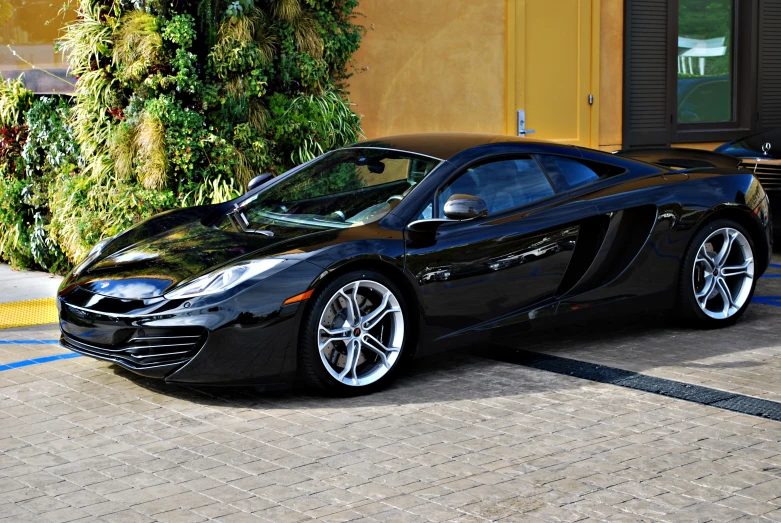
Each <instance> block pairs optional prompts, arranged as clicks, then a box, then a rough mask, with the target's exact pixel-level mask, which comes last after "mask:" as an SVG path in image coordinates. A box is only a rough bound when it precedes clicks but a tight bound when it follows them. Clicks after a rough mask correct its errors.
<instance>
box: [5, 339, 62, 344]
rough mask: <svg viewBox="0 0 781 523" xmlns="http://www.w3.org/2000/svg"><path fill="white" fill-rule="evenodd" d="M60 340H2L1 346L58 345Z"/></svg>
mask: <svg viewBox="0 0 781 523" xmlns="http://www.w3.org/2000/svg"><path fill="white" fill-rule="evenodd" d="M58 343H59V341H58V340H0V345H57V344H58Z"/></svg>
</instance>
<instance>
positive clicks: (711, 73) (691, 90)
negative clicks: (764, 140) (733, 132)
mask: <svg viewBox="0 0 781 523" xmlns="http://www.w3.org/2000/svg"><path fill="white" fill-rule="evenodd" d="M734 7H735V6H734V0H680V1H679V4H678V123H682V124H686V123H710V122H728V121H731V120H734V107H733V98H734V97H733V90H734V79H733V66H732V64H733V48H734V45H733V30H732V28H733V26H734V16H735V14H734V13H735V9H734Z"/></svg>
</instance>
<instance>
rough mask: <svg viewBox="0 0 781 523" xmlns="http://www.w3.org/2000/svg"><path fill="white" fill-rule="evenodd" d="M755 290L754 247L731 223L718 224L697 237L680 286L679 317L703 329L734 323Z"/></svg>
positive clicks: (688, 251) (709, 226)
mask: <svg viewBox="0 0 781 523" xmlns="http://www.w3.org/2000/svg"><path fill="white" fill-rule="evenodd" d="M755 287H756V279H755V278H754V246H753V243H752V241H751V237H750V235H749V234H748V232H747V231H746V230H745V229H744V228H743V227H742V226H741V225H740V224H738V223H736V222H733V221H732V220H716V221H714V222H712V223H709V224H707V225H706V226H705V227H703V228H702V229H701V230H700V231H699V232H697V234H695V236H694V238H693V240H692V243H691V245H690V246H689V248H688V250H687V252H686V255H685V257H684V260H683V264H682V267H681V275H680V278H679V282H678V313H679V316H681V317H683V318H686V319H690V320H693V321H694V322H695V323H698V324H700V325H701V326H704V327H719V326H722V325H730V324H732V323H734V322H735V321H736V320H737V319H738V318H739V317H740V316H741V315H743V313H744V312H745V311H746V308H747V307H748V304H749V302H750V301H751V297H752V296H753V294H754V288H755Z"/></svg>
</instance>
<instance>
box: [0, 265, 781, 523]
mask: <svg viewBox="0 0 781 523" xmlns="http://www.w3.org/2000/svg"><path fill="white" fill-rule="evenodd" d="M778 283H779V284H781V281H780V282H778ZM777 288H778V289H781V287H777V286H776V280H774V279H763V280H762V281H761V282H760V287H759V291H758V293H757V294H758V295H773V294H774V293H776V292H775V291H774V289H777ZM777 294H781V292H777ZM779 314H781V309H779V308H776V307H773V306H769V305H756V304H755V305H753V306H752V308H751V309H750V311H749V315H747V317H746V319H745V321H743V322H741V323H740V324H738V325H737V326H735V327H734V328H731V329H728V330H719V331H710V332H707V333H703V332H701V331H689V330H686V329H681V328H679V327H671V326H670V325H668V324H665V323H660V322H658V321H656V320H654V321H651V322H646V324H644V325H643V324H640V325H632V326H628V327H625V328H624V329H622V330H621V331H620V332H618V333H614V332H610V331H609V330H610V328H612V327H610V328H605V327H604V326H603V327H602V329H601V332H600V331H598V330H596V329H595V330H592V331H591V332H589V333H587V335H584V336H579V337H575V336H574V335H573V332H576V331H564V332H556V333H548V334H546V335H536V336H535V337H534V338H532V339H531V340H530V341H527V342H526V348H539V349H540V350H545V351H550V352H555V353H556V354H557V355H561V356H566V357H571V358H578V359H584V360H586V359H587V360H592V361H599V362H601V363H607V364H610V365H614V366H620V367H622V368H627V369H631V370H638V371H641V372H644V373H649V374H655V375H660V376H664V377H670V378H673V379H678V380H688V381H690V382H692V383H695V382H696V383H700V384H705V385H708V386H711V387H715V388H721V389H725V390H733V391H736V392H742V393H747V394H751V395H755V396H761V397H765V398H767V399H778V395H779V393H781V391H780V390H779V388H778V387H779V385H778V375H779V374H778V370H779V366H780V365H781V338H780V337H779V334H781V324H780V323H779V322H778V319H779ZM55 336H56V327H53V326H47V327H39V328H34V329H16V330H7V331H0V340H2V339H44V338H48V339H51V338H53V337H55ZM59 352H62V349H60V348H59V347H57V346H56V345H49V346H45V345H0V364H2V363H9V362H13V361H18V360H22V359H28V358H34V357H40V356H45V355H50V354H56V353H59ZM479 354H480V350H479V348H477V349H476V350H475V351H473V352H472V353H457V354H453V355H449V356H448V357H446V358H441V357H440V358H429V359H427V360H424V361H422V362H420V363H419V364H418V365H416V366H415V368H414V369H413V370H412V372H411V373H410V374H408V375H406V376H404V377H402V378H401V379H399V380H398V381H397V382H396V383H395V384H394V385H393V386H392V387H391V388H390V389H389V390H386V391H384V392H381V393H378V394H374V395H371V396H368V397H359V398H347V399H345V398H341V399H334V398H323V397H318V396H315V395H309V394H305V393H302V392H300V391H290V392H279V393H256V392H249V391H246V390H236V389H234V390H230V389H229V390H225V389H203V390H196V389H190V388H183V387H171V386H165V385H164V384H161V383H159V382H155V381H151V380H145V379H142V378H138V377H135V376H134V375H132V374H130V373H127V372H124V371H122V370H120V369H118V368H116V367H114V366H111V365H109V364H106V363H103V362H99V361H95V360H92V359H89V358H75V359H70V360H61V361H54V362H50V363H46V364H41V365H34V366H29V367H23V368H19V369H13V370H6V371H2V372H0V520H3V521H6V520H8V521H56V522H61V521H106V522H125V521H162V522H178V521H207V520H218V521H225V522H240V521H274V522H287V521H291V522H297V521H306V520H310V519H312V518H318V519H321V520H323V521H415V522H417V521H464V522H466V521H486V520H500V521H508V522H509V521H587V520H607V521H670V522H687V521H701V522H705V521H781V423H779V422H775V421H768V420H763V419H761V418H757V417H752V416H747V415H742V414H736V413H732V412H728V411H724V410H720V409H717V408H713V407H707V406H702V405H698V404H694V403H688V402H684V401H679V400H675V399H670V398H665V397H662V396H658V395H654V394H648V393H643V392H638V391H633V390H629V389H625V388H621V387H615V386H611V385H605V384H599V383H593V382H589V381H584V380H580V379H577V378H573V377H568V376H561V375H558V374H552V373H548V372H544V371H540V370H534V369H529V368H525V367H520V366H516V365H512V364H507V363H501V362H496V361H492V360H487V359H483V358H481V357H480V355H479Z"/></svg>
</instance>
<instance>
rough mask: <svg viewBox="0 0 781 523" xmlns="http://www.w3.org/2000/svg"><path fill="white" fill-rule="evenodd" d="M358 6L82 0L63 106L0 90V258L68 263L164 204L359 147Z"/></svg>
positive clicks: (22, 264)
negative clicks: (354, 73) (71, 78)
mask: <svg viewBox="0 0 781 523" xmlns="http://www.w3.org/2000/svg"><path fill="white" fill-rule="evenodd" d="M357 4H358V2H357V0H254V1H253V0H235V1H230V0H200V1H184V0H180V1H176V0H174V1H173V2H171V1H156V0H147V1H143V0H121V1H120V0H114V1H111V0H80V1H78V2H76V3H75V4H74V5H72V6H71V7H72V8H74V9H77V13H78V19H77V21H76V22H74V23H73V24H72V25H70V26H68V27H67V28H66V29H65V31H64V33H63V38H62V41H61V43H60V45H61V47H62V50H63V51H65V52H66V53H67V54H68V56H69V58H70V62H71V73H72V74H73V75H75V76H76V77H77V78H78V80H77V82H76V93H75V95H74V96H73V97H72V98H52V97H35V96H33V94H32V93H30V92H29V91H27V90H26V89H25V88H24V85H23V84H22V82H20V81H8V80H6V81H3V82H2V83H0V257H2V258H3V259H4V260H5V261H8V262H10V263H11V264H12V265H13V266H15V267H18V268H42V269H45V270H49V271H53V272H62V271H64V270H67V268H68V267H69V266H70V264H71V263H73V262H75V261H77V260H78V259H79V258H80V257H81V256H83V255H84V254H85V253H86V251H87V250H88V249H89V247H90V246H91V245H92V244H94V243H95V242H97V241H98V240H99V239H100V238H102V237H106V236H111V235H113V234H116V233H118V232H120V231H121V230H123V229H125V228H127V227H129V226H131V225H133V224H134V223H136V222H138V221H139V220H142V219H144V218H147V217H149V216H151V215H153V214H155V213H158V212H161V211H163V210H166V209H170V208H174V207H181V206H190V205H200V204H204V203H213V202H221V201H225V200H227V199H230V198H233V197H235V196H237V195H238V194H239V193H240V192H241V190H242V188H243V187H244V185H245V184H246V182H247V181H248V180H249V179H251V178H252V177H253V176H255V175H256V174H260V173H262V172H268V171H271V172H274V173H280V172H283V171H285V170H286V169H288V168H290V167H291V166H293V165H296V164H298V163H301V162H304V161H306V160H308V159H310V158H313V157H314V156H316V155H318V154H321V153H322V152H325V151H327V150H329V149H332V148H334V147H338V146H341V145H345V144H348V143H351V142H354V141H356V140H357V139H358V138H359V136H360V119H359V117H358V116H357V115H356V114H355V113H354V112H353V111H352V110H351V108H350V103H349V101H348V99H347V95H346V92H345V91H344V89H345V81H346V79H347V77H348V76H349V62H350V57H351V56H352V54H353V53H354V52H355V50H356V49H357V48H358V46H359V44H360V40H361V28H360V26H358V25H356V23H355V14H354V9H355V8H356V6H357Z"/></svg>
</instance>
